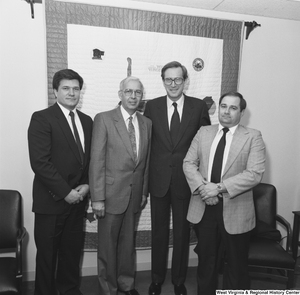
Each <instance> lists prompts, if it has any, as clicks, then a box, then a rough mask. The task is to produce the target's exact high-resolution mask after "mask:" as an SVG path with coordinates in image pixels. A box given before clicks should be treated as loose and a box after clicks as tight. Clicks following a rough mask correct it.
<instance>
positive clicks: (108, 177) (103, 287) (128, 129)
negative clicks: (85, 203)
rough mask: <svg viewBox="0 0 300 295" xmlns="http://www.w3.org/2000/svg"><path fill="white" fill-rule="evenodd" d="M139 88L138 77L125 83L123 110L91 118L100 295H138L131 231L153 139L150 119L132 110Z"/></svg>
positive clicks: (142, 201)
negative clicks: (120, 293) (118, 294)
mask: <svg viewBox="0 0 300 295" xmlns="http://www.w3.org/2000/svg"><path fill="white" fill-rule="evenodd" d="M143 90H144V89H143V85H142V83H141V81H140V80H139V79H137V78H135V77H128V78H126V79H124V80H123V81H121V83H120V90H119V98H120V100H121V102H122V103H121V106H118V107H117V108H116V109H113V110H111V111H108V112H103V113H99V114H97V115H96V117H95V122H94V128H93V137H92V149H91V162H90V174H89V176H90V187H91V197H92V208H93V211H94V213H95V214H96V215H97V217H98V218H99V220H98V237H99V240H98V280H99V285H100V294H101V295H108V294H109V295H117V293H118V290H119V291H120V292H123V293H125V294H127V295H138V294H139V293H138V291H137V290H136V289H135V284H134V277H135V262H136V261H135V243H134V242H135V240H134V230H135V221H136V213H137V212H138V211H140V210H141V208H142V207H143V206H144V204H145V202H146V198H147V195H148V167H149V156H150V140H151V121H150V120H149V119H148V118H146V117H144V116H143V115H141V114H140V113H139V112H137V111H136V110H137V108H138V106H139V103H140V101H141V99H142V97H143ZM131 122H132V123H131ZM132 124H133V128H132ZM133 129H134V134H133V132H132V131H133Z"/></svg>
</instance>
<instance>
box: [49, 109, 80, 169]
mask: <svg viewBox="0 0 300 295" xmlns="http://www.w3.org/2000/svg"><path fill="white" fill-rule="evenodd" d="M53 109H54V113H55V117H56V118H57V121H58V124H59V126H60V128H61V130H62V131H63V133H64V134H65V136H66V139H67V141H68V143H69V145H70V148H71V150H72V152H73V153H74V155H75V157H76V158H77V160H78V161H79V162H80V163H81V159H80V154H79V151H78V146H77V143H76V141H75V138H74V135H73V133H72V130H71V128H70V125H69V123H68V121H67V119H66V117H65V115H64V114H63V112H62V110H61V109H60V107H59V106H58V104H57V103H56V104H54V105H53Z"/></svg>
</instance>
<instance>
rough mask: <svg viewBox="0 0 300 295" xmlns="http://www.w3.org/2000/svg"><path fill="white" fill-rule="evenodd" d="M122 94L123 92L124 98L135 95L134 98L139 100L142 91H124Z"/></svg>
mask: <svg viewBox="0 0 300 295" xmlns="http://www.w3.org/2000/svg"><path fill="white" fill-rule="evenodd" d="M123 92H124V94H125V96H126V98H129V97H131V96H132V94H133V93H134V94H135V96H136V97H137V98H140V97H142V96H143V91H142V90H139V89H138V90H133V89H125V90H124V91H123Z"/></svg>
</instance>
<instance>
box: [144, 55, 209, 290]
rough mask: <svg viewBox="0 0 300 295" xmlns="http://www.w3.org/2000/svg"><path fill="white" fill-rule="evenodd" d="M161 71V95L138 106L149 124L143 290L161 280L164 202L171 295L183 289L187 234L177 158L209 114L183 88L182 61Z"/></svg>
mask: <svg viewBox="0 0 300 295" xmlns="http://www.w3.org/2000/svg"><path fill="white" fill-rule="evenodd" d="M161 77H162V81H163V84H164V87H165V89H166V91H167V95H165V96H162V97H158V98H156V99H153V100H150V101H148V102H147V104H146V108H145V112H144V115H145V116H146V117H148V118H150V119H151V120H152V124H153V125H152V126H153V128H152V144H151V156H150V168H149V169H150V170H149V171H150V172H149V191H150V196H151V227H152V283H151V285H150V287H149V295H158V294H160V293H161V285H162V284H163V282H164V280H165V275H166V271H167V256H168V246H169V224H170V208H172V220H173V257H172V272H171V275H172V283H173V284H174V292H175V294H176V295H185V294H187V291H186V288H185V285H184V282H185V278H186V272H187V265H188V253H189V234H190V228H189V222H188V221H187V219H186V216H187V211H188V205H189V200H190V197H191V191H190V188H189V186H188V184H187V181H186V178H185V176H184V173H183V170H182V163H183V159H184V157H185V155H186V153H187V151H188V148H189V146H190V144H191V141H192V139H193V137H194V136H195V134H196V133H197V131H198V129H199V128H200V127H201V126H203V125H208V124H210V119H209V115H208V110H207V106H206V104H205V102H203V101H202V100H201V99H197V98H194V97H189V96H186V95H185V94H184V93H183V90H184V86H185V83H186V80H187V78H188V74H187V70H186V68H185V67H184V66H183V65H181V64H180V63H179V62H177V61H173V62H170V63H168V64H166V65H165V66H164V67H163V68H162V70H161ZM174 103H175V104H174Z"/></svg>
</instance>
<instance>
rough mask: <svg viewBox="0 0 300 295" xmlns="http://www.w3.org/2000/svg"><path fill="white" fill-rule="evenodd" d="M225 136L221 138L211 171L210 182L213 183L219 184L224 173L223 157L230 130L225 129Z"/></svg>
mask: <svg viewBox="0 0 300 295" xmlns="http://www.w3.org/2000/svg"><path fill="white" fill-rule="evenodd" d="M222 130H223V136H222V137H221V139H220V141H219V143H218V146H217V149H216V152H215V157H214V161H213V166H212V169H211V178H210V181H211V182H213V183H219V182H220V180H221V173H222V164H223V155H224V149H225V145H226V133H227V132H228V131H229V129H228V128H226V127H225V128H223V129H222Z"/></svg>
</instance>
